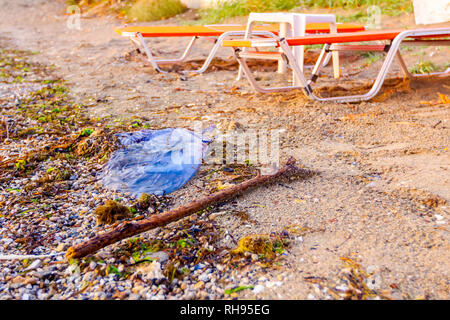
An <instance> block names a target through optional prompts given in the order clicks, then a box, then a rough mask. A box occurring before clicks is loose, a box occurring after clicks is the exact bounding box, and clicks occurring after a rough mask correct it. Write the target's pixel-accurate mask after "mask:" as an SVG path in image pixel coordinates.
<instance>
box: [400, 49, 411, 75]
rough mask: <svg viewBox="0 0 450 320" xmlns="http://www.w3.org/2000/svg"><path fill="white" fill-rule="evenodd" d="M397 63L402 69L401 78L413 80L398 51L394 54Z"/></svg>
mask: <svg viewBox="0 0 450 320" xmlns="http://www.w3.org/2000/svg"><path fill="white" fill-rule="evenodd" d="M396 57H397V61H398V63H399V64H400V67H401V68H402V72H403V76H404V77H405V78H406V77H408V78H414V76H413V75H412V74H411V73H410V72H409V70H408V67H407V66H406V63H405V60H403V57H402V55H401V54H400V51H397V53H396Z"/></svg>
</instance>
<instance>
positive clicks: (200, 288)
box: [194, 281, 205, 290]
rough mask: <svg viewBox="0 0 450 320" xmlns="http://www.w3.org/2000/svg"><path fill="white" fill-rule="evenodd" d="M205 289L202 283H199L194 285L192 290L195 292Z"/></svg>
mask: <svg viewBox="0 0 450 320" xmlns="http://www.w3.org/2000/svg"><path fill="white" fill-rule="evenodd" d="M204 288H205V283H204V282H203V281H199V282H197V283H196V284H194V289H196V290H202V289H204Z"/></svg>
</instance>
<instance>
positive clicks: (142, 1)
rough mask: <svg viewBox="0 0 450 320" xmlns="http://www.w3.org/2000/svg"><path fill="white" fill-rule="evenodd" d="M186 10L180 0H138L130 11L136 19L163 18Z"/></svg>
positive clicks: (129, 14)
mask: <svg viewBox="0 0 450 320" xmlns="http://www.w3.org/2000/svg"><path fill="white" fill-rule="evenodd" d="M185 10H186V7H185V6H184V5H183V4H182V3H181V2H180V0H138V1H137V2H136V3H135V4H133V5H132V6H131V8H130V9H129V11H128V18H130V19H131V20H134V21H154V20H163V19H167V18H170V17H173V16H176V15H177V14H180V13H182V12H184V11H185Z"/></svg>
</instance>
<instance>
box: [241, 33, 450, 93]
mask: <svg viewBox="0 0 450 320" xmlns="http://www.w3.org/2000/svg"><path fill="white" fill-rule="evenodd" d="M449 34H450V29H449V28H441V29H417V30H405V31H403V32H401V33H399V34H398V35H397V37H395V39H393V40H392V41H391V43H390V44H389V45H388V46H385V50H384V51H386V57H385V60H384V62H383V65H382V67H381V69H380V71H379V73H378V75H377V77H376V79H375V81H374V83H373V85H372V88H371V89H370V90H369V91H368V92H367V93H365V94H360V95H352V96H339V97H327V98H322V97H318V96H316V95H315V94H314V93H313V90H312V87H311V84H312V83H313V82H314V81H315V78H317V77H318V74H319V70H320V68H322V67H323V60H324V59H325V58H326V57H327V56H329V55H330V52H331V51H332V49H333V47H332V46H330V44H325V45H324V48H323V49H322V52H321V54H320V56H319V59H318V60H317V62H316V65H315V66H314V69H313V75H312V78H311V79H310V80H307V79H306V77H305V75H304V73H303V71H302V70H301V69H300V67H299V65H298V64H297V61H296V59H295V58H294V55H293V54H292V51H291V47H290V46H289V45H288V42H287V41H286V39H284V38H278V37H275V39H273V40H276V41H273V42H272V43H273V44H274V45H276V44H277V43H278V44H279V46H280V48H281V49H282V51H283V53H284V55H285V57H286V59H287V61H288V62H289V65H290V67H291V68H292V70H293V72H294V75H295V76H296V77H297V79H298V83H299V84H300V86H287V87H269V88H267V87H262V86H260V85H259V84H258V82H257V81H256V79H255V77H254V76H253V73H252V72H251V70H250V68H249V67H248V65H247V63H246V60H245V52H242V54H241V50H240V49H239V48H234V49H235V56H236V59H237V60H238V62H239V64H240V65H241V66H242V69H243V70H244V73H245V75H246V77H247V79H248V80H249V82H250V84H251V86H252V87H253V88H254V89H255V90H256V91H257V92H260V93H271V92H280V91H289V90H293V89H303V90H304V92H305V94H306V95H307V96H308V97H309V98H311V99H313V100H317V101H322V102H359V101H366V100H370V99H371V98H373V97H374V96H375V95H376V94H377V93H378V92H379V91H380V89H381V87H382V85H383V82H384V80H385V78H386V75H387V73H388V71H389V69H390V67H391V65H392V62H393V60H394V58H397V59H398V60H399V62H400V66H401V68H402V70H403V72H404V73H405V74H406V75H407V76H409V77H416V76H417V75H412V74H411V73H409V71H408V69H407V67H406V64H405V62H404V60H403V59H402V57H401V55H400V51H399V48H400V45H402V44H405V45H424V43H427V44H436V45H439V46H441V45H450V41H447V40H445V41H443V40H409V41H404V40H405V39H407V38H414V37H421V36H437V37H439V36H440V35H441V36H442V35H449ZM416 41H417V42H416ZM418 43H420V44H418ZM254 44H255V45H257V42H256V41H255V42H254ZM265 45H266V46H267V42H266V44H265ZM355 48H356V49H357V50H362V49H364V48H363V46H357V47H355ZM369 48H370V46H369ZM348 49H349V46H348V48H347V50H348ZM370 49H373V48H370ZM377 51H380V50H377ZM448 73H450V68H448V69H447V70H445V71H443V72H436V73H432V74H429V75H442V74H448ZM427 75H428V74H427Z"/></svg>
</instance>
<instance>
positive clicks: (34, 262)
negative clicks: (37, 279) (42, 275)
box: [25, 259, 42, 271]
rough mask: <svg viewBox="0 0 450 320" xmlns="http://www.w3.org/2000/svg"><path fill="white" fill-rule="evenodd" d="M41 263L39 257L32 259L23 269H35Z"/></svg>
mask: <svg viewBox="0 0 450 320" xmlns="http://www.w3.org/2000/svg"><path fill="white" fill-rule="evenodd" d="M41 265H42V261H41V260H39V259H37V260H34V261H33V262H32V263H31V264H30V265H29V266H28V268H26V269H25V271H29V270H34V269H37V268H39V267H40V266H41Z"/></svg>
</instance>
